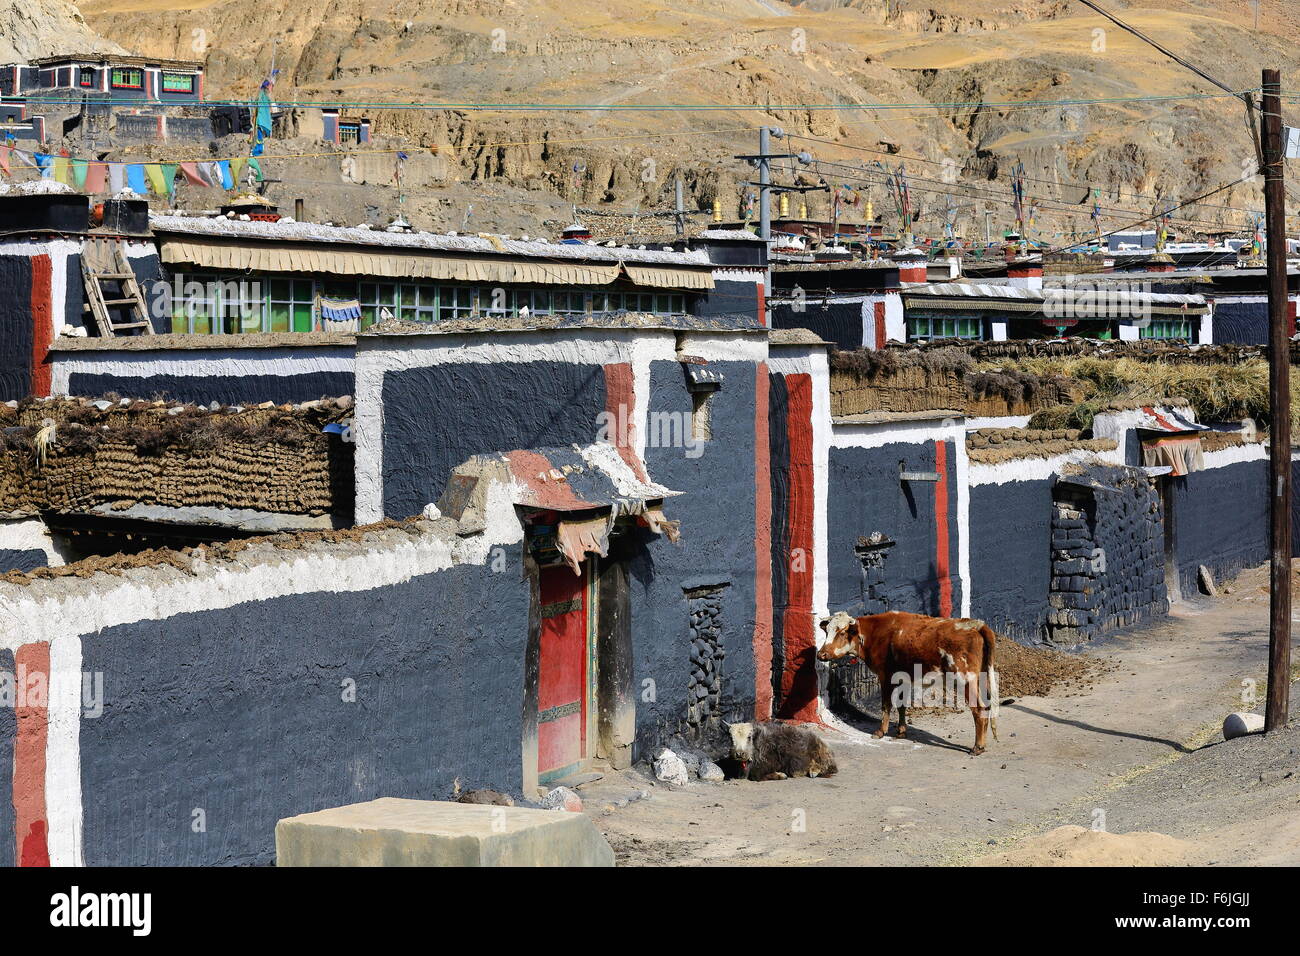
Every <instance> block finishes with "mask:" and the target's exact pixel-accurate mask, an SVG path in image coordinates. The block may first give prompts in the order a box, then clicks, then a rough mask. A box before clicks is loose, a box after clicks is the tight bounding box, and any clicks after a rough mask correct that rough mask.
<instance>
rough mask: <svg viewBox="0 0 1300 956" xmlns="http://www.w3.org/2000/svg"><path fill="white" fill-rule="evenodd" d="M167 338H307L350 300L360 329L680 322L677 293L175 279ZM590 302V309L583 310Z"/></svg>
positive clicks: (680, 299)
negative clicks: (605, 318)
mask: <svg viewBox="0 0 1300 956" xmlns="http://www.w3.org/2000/svg"><path fill="white" fill-rule="evenodd" d="M172 289H173V299H172V310H171V311H172V328H171V330H172V331H173V332H196V333H200V334H205V333H211V332H310V331H313V330H316V329H321V328H325V329H328V328H329V327H330V323H329V321H328V320H326V321H322V317H321V311H320V299H321V298H326V299H336V300H344V301H351V300H356V302H357V304H358V305H360V307H361V322H360V326H361V328H363V329H365V328H368V327H369V326H371V325H374V324H375V323H376V322H378V321H380V320H381V319H383V318H386V317H389V316H391V317H392V318H396V319H405V320H410V321H416V322H439V321H442V322H447V321H452V320H455V319H463V318H468V317H469V316H471V315H474V314H484V315H514V314H517V313H518V312H519V310H520V309H523V308H525V307H526V308H528V309H529V311H530V312H532V313H534V314H539V315H582V314H585V313H586V312H588V311H589V310H590V311H592V312H618V311H625V310H626V311H629V312H651V313H656V314H663V315H682V314H684V313H685V309H686V299H685V296H683V295H681V294H680V293H643V292H607V291H604V290H601V291H587V290H581V291H573V290H554V289H517V288H504V287H475V286H449V285H434V284H431V283H406V282H356V281H348V280H337V279H278V278H277V279H265V280H263V279H260V278H258V277H256V276H252V277H232V276H216V275H198V274H184V275H182V274H178V275H175V276H173V280H172ZM588 302H590V307H589V306H588Z"/></svg>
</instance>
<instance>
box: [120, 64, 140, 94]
mask: <svg viewBox="0 0 1300 956" xmlns="http://www.w3.org/2000/svg"><path fill="white" fill-rule="evenodd" d="M112 81H113V86H115V87H117V88H119V89H128V90H142V89H144V72H143V71H142V70H137V69H134V68H127V67H115V68H114V69H113V78H112Z"/></svg>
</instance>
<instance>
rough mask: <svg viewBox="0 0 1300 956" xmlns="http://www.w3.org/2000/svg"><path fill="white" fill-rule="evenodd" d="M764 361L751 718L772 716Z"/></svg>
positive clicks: (762, 370)
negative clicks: (752, 706)
mask: <svg viewBox="0 0 1300 956" xmlns="http://www.w3.org/2000/svg"><path fill="white" fill-rule="evenodd" d="M767 375H768V372H767V363H766V362H759V363H758V367H757V368H756V369H755V372H754V719H755V720H770V719H771V718H772V459H771V457H770V446H771V442H770V441H769V440H768V432H767V429H768V422H767V400H768V387H769V382H768V378H767Z"/></svg>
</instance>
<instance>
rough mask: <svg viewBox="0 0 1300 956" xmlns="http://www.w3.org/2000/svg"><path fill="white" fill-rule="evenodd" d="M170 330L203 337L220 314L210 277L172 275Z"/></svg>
mask: <svg viewBox="0 0 1300 956" xmlns="http://www.w3.org/2000/svg"><path fill="white" fill-rule="evenodd" d="M172 281H173V290H174V294H173V296H172V331H173V332H180V333H190V332H193V333H201V334H207V333H210V332H211V331H212V323H213V319H214V318H215V317H217V316H218V315H219V314H220V308H221V306H220V301H219V298H218V296H217V291H216V290H217V285H216V283H214V282H213V281H212V277H211V276H206V275H202V274H195V273H177V274H176V275H174V276H173V279H172Z"/></svg>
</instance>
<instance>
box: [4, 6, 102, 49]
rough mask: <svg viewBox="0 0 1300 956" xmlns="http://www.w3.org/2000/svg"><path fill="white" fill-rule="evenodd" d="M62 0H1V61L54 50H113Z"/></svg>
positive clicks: (74, 9) (73, 8)
mask: <svg viewBox="0 0 1300 956" xmlns="http://www.w3.org/2000/svg"><path fill="white" fill-rule="evenodd" d="M116 49H118V47H117V45H116V44H115V43H113V42H111V41H109V40H105V39H103V38H102V37H100V36H99V35H98V34H97V33H96V32H95V31H94V30H92V29H91V28H90V27H88V26H87V25H86V21H85V20H83V19H82V17H81V14H80V13H79V12H78V11H77V8H76V7H74V6H72V5H71V4H68V3H64V2H63V0H22V2H19V0H0V63H13V62H15V61H21V60H26V59H28V58H31V57H38V56H52V55H54V54H56V53H71V52H74V51H75V52H88V51H89V52H94V51H97V50H105V51H109V50H116Z"/></svg>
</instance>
